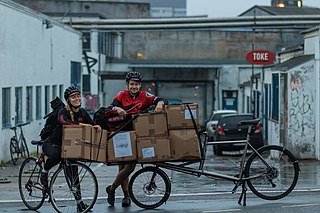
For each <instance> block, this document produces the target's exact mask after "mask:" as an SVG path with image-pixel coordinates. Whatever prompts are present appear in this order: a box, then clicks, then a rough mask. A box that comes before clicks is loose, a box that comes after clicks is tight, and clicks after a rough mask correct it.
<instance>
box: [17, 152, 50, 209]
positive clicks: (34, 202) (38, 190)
mask: <svg viewBox="0 0 320 213" xmlns="http://www.w3.org/2000/svg"><path fill="white" fill-rule="evenodd" d="M36 161H37V159H36V158H34V157H29V158H26V159H25V160H24V161H23V163H22V164H21V167H20V170H19V182H18V184H19V193H20V197H21V199H22V201H23V203H24V205H25V206H26V207H27V208H28V209H30V210H37V209H39V208H40V207H41V206H42V204H43V202H44V200H45V193H44V190H43V186H42V185H41V183H40V173H41V171H42V166H41V165H39V164H37V163H36ZM30 172H31V174H30Z"/></svg>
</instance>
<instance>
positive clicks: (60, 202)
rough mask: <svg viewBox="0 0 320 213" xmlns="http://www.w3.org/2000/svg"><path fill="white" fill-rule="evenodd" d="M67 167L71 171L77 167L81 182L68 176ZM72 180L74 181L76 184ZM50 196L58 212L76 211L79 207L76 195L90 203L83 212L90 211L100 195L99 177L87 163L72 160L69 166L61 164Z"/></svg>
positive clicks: (50, 189) (51, 187)
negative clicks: (66, 173)
mask: <svg viewBox="0 0 320 213" xmlns="http://www.w3.org/2000/svg"><path fill="white" fill-rule="evenodd" d="M65 167H68V169H70V171H75V170H74V168H77V172H78V174H79V176H78V177H79V183H76V181H77V180H76V178H71V179H70V178H67V177H66V175H65ZM72 176H74V175H72ZM68 177H70V176H68ZM75 177H76V176H75ZM70 181H72V182H74V184H72V183H71V182H70ZM49 196H50V198H51V204H52V206H53V208H54V209H55V210H56V211H57V212H63V213H65V212H74V211H75V210H76V208H77V205H76V204H77V202H76V196H80V199H81V200H82V201H83V202H84V203H85V204H87V205H88V206H87V208H86V209H85V210H84V211H82V212H88V211H90V210H91V209H92V208H93V206H94V204H95V202H96V200H97V197H98V181H97V178H96V176H95V174H94V173H93V171H92V170H91V169H90V168H89V167H88V166H87V165H85V164H82V163H80V162H72V163H69V164H68V166H60V167H59V168H58V170H57V171H56V172H55V173H54V174H53V176H52V179H51V183H50V188H49Z"/></svg>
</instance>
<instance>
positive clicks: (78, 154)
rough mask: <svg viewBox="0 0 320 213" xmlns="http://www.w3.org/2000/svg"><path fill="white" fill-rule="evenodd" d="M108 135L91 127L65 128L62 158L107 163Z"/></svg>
mask: <svg viewBox="0 0 320 213" xmlns="http://www.w3.org/2000/svg"><path fill="white" fill-rule="evenodd" d="M106 134H107V132H106V131H97V130H96V129H94V128H91V127H89V126H63V130H62V152H61V157H62V158H72V159H83V160H89V161H98V162H106V159H107V156H106V154H107V137H106V136H107V135H106ZM92 138H94V139H95V140H96V141H95V142H97V143H92V142H93V141H92Z"/></svg>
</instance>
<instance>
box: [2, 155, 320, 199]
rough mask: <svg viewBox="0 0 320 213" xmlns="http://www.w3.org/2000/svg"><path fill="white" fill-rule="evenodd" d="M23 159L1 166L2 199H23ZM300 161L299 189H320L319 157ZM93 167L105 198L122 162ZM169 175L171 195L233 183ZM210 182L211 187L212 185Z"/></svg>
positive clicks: (214, 160)
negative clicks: (20, 183) (20, 191)
mask: <svg viewBox="0 0 320 213" xmlns="http://www.w3.org/2000/svg"><path fill="white" fill-rule="evenodd" d="M207 159H208V163H207V161H206V164H209V165H210V164H217V163H219V162H220V163H221V161H223V160H227V161H228V160H230V159H228V158H225V159H222V160H221V159H220V158H215V157H213V156H208V158H207ZM21 163H22V162H19V165H13V164H12V163H11V162H9V163H7V164H6V165H4V166H2V167H1V168H0V180H1V179H4V178H6V179H7V180H9V181H11V182H10V183H0V191H1V193H0V203H1V202H6V201H11V202H14V201H16V202H21V199H20V195H19V189H18V174H19V168H20V165H21ZM299 165H300V169H301V172H300V176H299V181H298V184H297V186H296V187H295V190H306V191H309V190H318V189H320V185H319V183H320V175H319V173H320V162H319V161H316V160H303V161H299ZM139 168H140V166H139V165H137V168H136V169H139ZM91 169H92V170H94V173H95V174H96V177H97V179H98V184H99V195H98V197H99V198H105V197H106V194H105V187H106V186H107V185H109V184H111V183H112V182H113V180H114V178H115V176H116V174H117V171H118V166H107V165H104V164H102V163H93V164H92V165H91ZM53 171H55V168H53V169H52V172H53ZM168 175H169V176H170V179H171V182H172V191H171V195H174V194H179V193H183V194H188V193H190V191H192V192H193V193H203V192H217V191H231V189H232V187H233V184H232V183H231V182H230V181H224V180H213V179H210V178H207V177H205V176H201V177H199V178H197V177H195V176H192V175H187V174H182V173H178V172H172V171H169V172H168ZM208 186H210V187H208ZM121 195H122V193H121V190H120V189H118V190H117V192H116V196H117V197H121Z"/></svg>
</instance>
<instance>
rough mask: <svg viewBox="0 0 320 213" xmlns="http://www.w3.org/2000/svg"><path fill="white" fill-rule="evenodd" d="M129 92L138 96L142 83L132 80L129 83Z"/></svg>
mask: <svg viewBox="0 0 320 213" xmlns="http://www.w3.org/2000/svg"><path fill="white" fill-rule="evenodd" d="M127 85H128V90H129V92H130V93H131V94H132V95H136V94H137V93H138V92H139V91H140V89H141V82H138V81H132V80H130V81H129V82H128V83H127Z"/></svg>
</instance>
